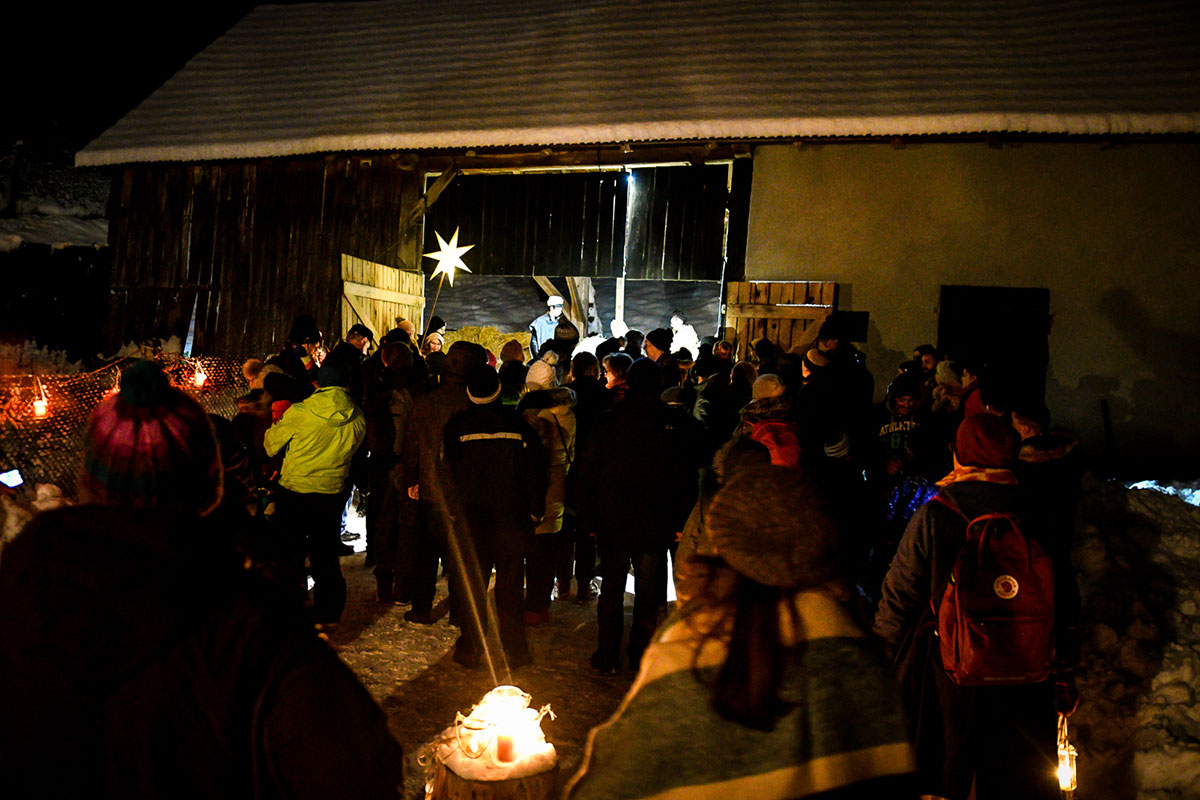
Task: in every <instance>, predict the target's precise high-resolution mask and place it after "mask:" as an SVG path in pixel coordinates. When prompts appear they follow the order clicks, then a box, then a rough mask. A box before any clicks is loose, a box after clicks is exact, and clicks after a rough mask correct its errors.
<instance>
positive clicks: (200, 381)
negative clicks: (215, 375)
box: [192, 368, 208, 389]
mask: <svg viewBox="0 0 1200 800" xmlns="http://www.w3.org/2000/svg"><path fill="white" fill-rule="evenodd" d="M206 380H208V376H207V375H205V374H204V370H203V369H199V368H197V369H196V374H195V375H193V376H192V383H193V384H195V386H196V388H197V389H202V388H203V387H204V382H205V381H206Z"/></svg>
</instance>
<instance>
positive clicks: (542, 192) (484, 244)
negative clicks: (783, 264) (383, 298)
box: [425, 171, 628, 277]
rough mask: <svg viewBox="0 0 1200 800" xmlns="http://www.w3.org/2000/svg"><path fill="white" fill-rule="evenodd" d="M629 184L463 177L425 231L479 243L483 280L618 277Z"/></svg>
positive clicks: (476, 263) (474, 261)
mask: <svg viewBox="0 0 1200 800" xmlns="http://www.w3.org/2000/svg"><path fill="white" fill-rule="evenodd" d="M626 190H627V181H626V176H625V174H624V173H623V172H614V171H607V172H568V173H563V174H518V175H460V176H459V177H458V178H456V179H455V180H454V182H453V183H451V184H450V186H449V187H447V188H446V190H445V192H443V193H442V195H441V198H440V199H439V200H438V202H437V204H436V205H434V206H433V207H432V208H431V209H430V211H429V214H428V216H427V217H426V221H427V224H426V226H425V248H426V252H429V251H432V250H436V249H437V247H438V245H437V239H436V238H435V236H434V233H435V232H436V233H439V234H441V235H442V237H443V238H445V239H449V238H450V237H451V235H453V233H454V231H455V229H458V230H459V241H460V243H466V244H473V245H475V248H474V249H473V250H472V251H471V265H472V267H471V268H472V270H474V271H475V274H477V275H514V276H515V275H547V276H564V275H579V276H584V277H619V276H620V275H621V269H622V265H623V263H624V258H625V255H624V246H625V213H626V209H627V206H628V202H627V197H626Z"/></svg>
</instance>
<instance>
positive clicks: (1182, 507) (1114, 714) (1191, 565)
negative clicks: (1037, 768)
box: [1072, 484, 1200, 800]
mask: <svg viewBox="0 0 1200 800" xmlns="http://www.w3.org/2000/svg"><path fill="white" fill-rule="evenodd" d="M1170 488H1172V489H1173V490H1174V491H1172V492H1169V493H1168V492H1165V491H1161V490H1157V489H1156V490H1143V489H1132V490H1126V489H1125V488H1124V487H1122V486H1120V485H1119V484H1108V485H1106V486H1104V487H1102V488H1101V489H1099V490H1098V491H1096V492H1094V493H1092V494H1090V495H1088V496H1087V497H1085V499H1084V501H1083V503H1082V504H1081V509H1080V525H1079V530H1078V538H1077V541H1076V546H1075V552H1074V560H1075V566H1076V568H1077V570H1078V572H1079V583H1080V590H1081V593H1082V596H1083V624H1082V633H1083V658H1082V663H1081V665H1080V670H1079V675H1078V685H1079V690H1080V695H1081V696H1082V698H1083V702H1082V704H1081V706H1080V708H1079V711H1078V712H1077V713H1076V714H1075V716H1074V717H1073V718H1072V723H1073V726H1074V729H1075V730H1076V731H1077V735H1078V737H1079V742H1078V746H1079V751H1080V759H1079V772H1080V778H1079V785H1080V794H1081V796H1086V797H1088V798H1098V799H1105V798H1114V800H1115V798H1130V797H1138V798H1140V799H1141V800H1182V798H1191V797H1197V796H1200V708H1198V707H1197V704H1196V693H1195V688H1194V687H1195V686H1196V685H1197V684H1196V681H1197V679H1198V678H1200V613H1198V612H1200V509H1197V508H1196V507H1195V506H1192V505H1189V504H1188V503H1186V502H1185V501H1184V499H1183V498H1184V494H1183V490H1184V489H1189V488H1190V489H1191V491H1192V492H1193V493H1194V491H1195V486H1191V487H1188V486H1182V487H1178V486H1177V487H1170ZM1191 496H1193V495H1188V497H1189V499H1190V497H1191Z"/></svg>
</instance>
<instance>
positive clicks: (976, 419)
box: [954, 414, 1021, 469]
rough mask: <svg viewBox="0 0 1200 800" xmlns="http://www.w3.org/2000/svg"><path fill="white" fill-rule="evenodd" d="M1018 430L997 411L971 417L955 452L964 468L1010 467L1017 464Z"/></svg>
mask: <svg viewBox="0 0 1200 800" xmlns="http://www.w3.org/2000/svg"><path fill="white" fill-rule="evenodd" d="M1020 447H1021V443H1020V441H1019V440H1018V439H1017V432H1016V431H1014V430H1013V429H1012V426H1011V425H1009V424H1008V423H1007V422H1005V421H1004V420H1003V419H1002V418H1000V417H997V416H996V415H994V414H976V415H974V416H971V417H967V418H966V419H964V420H963V421H962V423H961V424H960V425H959V426H958V433H957V434H956V435H955V437H954V455H955V457H956V458H957V459H958V463H959V464H962V465H963V466H964V467H985V468H987V467H991V468H998V469H1007V468H1008V467H1011V466H1012V465H1013V464H1015V463H1017V454H1018V453H1019V452H1020Z"/></svg>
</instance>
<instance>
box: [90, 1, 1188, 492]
mask: <svg viewBox="0 0 1200 800" xmlns="http://www.w3.org/2000/svg"><path fill="white" fill-rule="evenodd" d="M1193 17H1194V6H1193V4H1190V3H1188V2H1166V1H1163V2H1155V1H1151V2H1132V1H1128V2H1118V3H1113V2H1101V0H1078V2H1071V3H1063V4H1051V5H1047V4H1044V3H1037V2H1030V1H1029V0H1001V2H995V1H994V0H991V1H989V2H984V1H983V0H964V2H959V3H953V4H950V3H925V2H918V3H913V2H903V1H902V0H883V2H876V3H870V4H852V3H846V2H834V1H833V0H800V1H798V2H797V1H795V0H786V1H785V0H768V1H767V2H760V3H755V4H749V5H747V4H745V3H737V2H732V0H689V1H686V2H681V1H680V0H649V1H648V2H642V3H635V4H630V3H620V2H616V0H580V1H579V2H571V3H560V2H552V1H551V0H513V2H505V3H496V2H487V1H486V0H470V1H468V2H449V1H448V0H431V1H430V2H423V3H415V2H411V0H378V1H377V2H362V3H338V4H307V5H303V4H301V5H296V4H288V5H279V6H262V7H260V8H258V9H256V10H255V11H253V12H251V13H250V14H249V15H248V16H246V17H245V18H244V19H243V20H242V21H241V22H239V23H238V24H237V25H236V26H234V27H233V28H232V29H231V30H230V31H229V32H228V33H227V34H225V35H224V36H223V37H222V38H220V39H219V40H218V41H216V42H215V43H214V44H213V45H211V46H210V47H209V48H208V49H206V50H205V51H203V52H202V53H200V54H199V55H198V56H196V57H195V58H194V59H193V60H192V61H191V62H189V63H188V64H187V65H186V66H185V67H184V69H183V70H181V71H180V72H179V73H178V74H177V75H175V76H174V77H173V78H172V79H170V80H169V81H168V82H167V83H166V84H164V85H163V86H162V87H161V88H160V89H159V90H158V91H157V92H155V93H154V94H153V95H152V96H151V97H150V98H148V99H147V100H146V101H145V102H144V103H143V104H142V105H140V106H139V107H138V108H136V109H135V110H134V111H132V112H131V113H130V114H129V115H127V116H126V117H125V118H124V119H122V120H121V121H120V122H119V123H118V124H117V125H115V126H114V127H113V128H111V129H110V130H109V131H107V132H105V133H104V134H103V135H102V136H100V137H99V138H98V139H97V140H96V141H94V142H92V143H91V144H90V145H88V146H87V147H86V148H85V149H84V150H82V151H81V152H80V153H79V154H78V156H77V163H79V164H81V165H106V166H109V167H111V169H112V170H113V174H114V183H113V187H114V188H113V191H114V197H113V200H114V202H113V203H112V204H111V207H112V209H113V211H112V215H113V216H112V220H111V228H110V243H111V245H112V247H113V258H114V267H113V285H112V288H111V294H110V297H109V308H110V317H109V330H110V332H111V336H112V340H113V342H116V341H119V340H128V339H136V338H140V337H144V336H149V335H158V336H163V335H168V334H172V333H174V334H176V335H180V336H181V337H182V336H183V335H185V334H186V332H187V331H188V330H189V329H194V346H195V349H196V350H197V351H198V352H221V353H230V354H234V353H238V354H241V353H251V352H262V351H265V350H268V349H271V348H272V347H275V346H277V345H278V342H279V339H280V337H281V336H282V334H283V332H285V331H286V328H287V324H288V322H289V321H290V319H291V317H292V315H294V314H295V313H299V312H302V311H310V312H312V313H314V314H316V315H317V317H318V318H319V319H320V320H322V324H323V325H324V326H325V327H326V330H327V333H328V334H329V335H330V336H331V338H333V337H336V334H337V333H338V332H339V331H338V329H339V327H340V329H341V330H345V329H346V328H347V327H348V326H349V325H350V324H352V323H353V322H355V321H358V319H365V320H366V321H367V322H368V324H370V325H371V326H372V327H373V328H376V329H382V328H386V327H389V325H390V321H391V320H393V319H394V317H396V316H410V317H420V316H421V314H422V313H423V312H424V311H425V310H427V309H428V306H424V305H423V304H426V303H430V302H431V301H432V297H431V296H430V292H429V290H428V282H427V281H426V280H424V275H423V274H422V272H421V271H422V269H423V268H427V267H428V264H422V261H426V262H428V259H423V258H422V253H425V252H429V251H430V250H432V249H436V248H437V243H436V239H435V238H434V237H435V233H440V234H442V235H443V236H449V235H450V234H451V233H452V232H453V230H454V229H459V230H460V231H461V236H462V241H463V242H467V243H471V244H474V245H475V249H474V252H472V253H471V255H470V257H469V258H468V260H469V261H470V262H471V265H472V270H473V272H472V276H464V278H465V280H464V282H463V284H462V286H461V287H460V286H459V285H458V284H457V283H456V286H455V289H454V291H455V292H456V293H459V292H461V293H463V294H464V295H465V294H466V293H468V292H470V293H472V296H481V297H483V300H482V301H481V307H482V304H483V303H484V302H485V301H486V300H488V299H489V298H492V297H494V298H495V303H496V304H498V305H504V306H506V307H511V306H514V305H520V304H518V303H514V302H512V301H510V300H508V299H507V295H503V294H502V293H500V292H499V290H495V292H496V293H495V294H492V292H493V289H489V288H488V287H489V286H491V285H493V284H488V283H487V282H486V281H485V280H483V279H484V278H495V279H500V278H504V279H508V280H516V279H519V278H523V279H526V280H528V281H530V282H531V283H535V282H536V280H537V279H540V280H541V283H540V284H537V285H539V286H541V287H542V289H543V290H545V289H546V288H548V286H547V284H546V283H545V281H546V280H547V279H549V280H554V279H558V281H559V282H558V283H555V284H554V286H555V287H565V286H566V284H565V283H564V282H563V281H562V279H564V278H567V277H572V278H577V279H580V280H581V281H582V280H583V279H586V280H587V281H590V282H591V284H592V285H593V287H594V286H595V285H598V284H600V283H601V282H604V281H609V282H612V283H613V284H614V285H616V284H618V283H619V284H621V285H623V284H624V282H626V281H642V282H644V283H645V285H647V286H650V285H654V286H672V285H674V284H675V283H676V282H680V283H682V282H689V281H694V282H709V283H710V284H712V285H714V286H716V287H718V290H717V291H718V293H719V295H720V297H719V302H721V303H722V313H723V319H722V321H724V322H725V323H727V324H730V325H732V326H733V327H735V328H736V329H737V330H738V332H739V334H740V336H741V338H742V341H743V344H744V343H745V342H746V341H748V340H749V339H750V338H752V337H754V336H760V335H769V336H772V337H773V338H776V339H778V340H781V343H783V344H784V345H785V346H786V345H789V344H792V343H795V342H796V341H798V340H800V339H802V338H804V337H805V336H806V335H811V326H812V325H813V324H814V322H815V320H817V319H819V318H820V317H821V316H823V315H824V314H826V313H828V312H829V311H831V310H833V309H838V310H842V311H852V312H857V313H858V316H857V317H856V319H857V320H858V321H859V322H861V323H862V337H861V338H863V339H864V343H863V344H862V345H861V346H862V347H863V349H864V350H865V352H866V354H867V357H868V366H869V367H870V368H871V369H872V370H873V371H874V373H875V374H876V378H877V380H876V383H877V386H878V387H879V391H880V392H882V389H883V387H885V386H886V384H887V382H888V379H889V378H890V376H891V375H892V374H894V371H895V369H896V365H897V363H898V362H899V361H901V360H903V359H904V358H907V357H908V354H909V353H910V352H911V350H912V348H913V347H914V346H916V345H919V344H922V343H926V342H929V343H934V344H937V345H939V346H941V347H943V349H949V350H951V351H955V352H957V351H959V350H961V349H966V348H968V347H970V348H975V349H977V350H978V349H982V350H983V351H986V353H987V354H988V357H989V358H992V359H995V360H1008V361H1009V362H1012V363H1016V364H1025V365H1027V366H1028V367H1029V369H1030V370H1031V372H1033V373H1034V374H1037V375H1039V376H1042V375H1044V380H1045V392H1046V395H1045V396H1046V401H1047V404H1048V405H1049V406H1050V408H1051V410H1052V411H1053V412H1054V413H1055V416H1056V418H1057V420H1058V421H1060V422H1062V423H1064V424H1067V425H1070V426H1072V427H1074V428H1076V429H1077V430H1079V431H1080V432H1081V433H1083V434H1084V436H1085V440H1086V441H1088V442H1089V443H1090V446H1091V447H1092V449H1093V450H1094V451H1099V450H1101V449H1102V448H1108V449H1109V450H1110V451H1111V452H1113V453H1114V454H1116V455H1119V456H1121V457H1123V458H1124V459H1126V460H1138V461H1140V462H1141V463H1143V464H1154V465H1156V467H1161V468H1162V469H1166V468H1168V467H1169V466H1181V465H1192V466H1194V465H1196V464H1197V463H1198V462H1200V417H1198V416H1197V415H1195V414H1194V413H1190V412H1191V410H1192V407H1193V405H1194V400H1193V398H1194V397H1196V396H1197V395H1198V394H1200V373H1198V372H1197V371H1196V370H1195V366H1194V365H1195V363H1196V361H1197V357H1198V356H1200V312H1197V310H1196V308H1197V306H1196V298H1197V296H1200V295H1198V292H1197V289H1198V288H1200V286H1198V284H1200V279H1198V278H1197V274H1198V272H1197V268H1198V267H1200V203H1198V202H1197V197H1196V193H1197V187H1200V139H1198V138H1197V132H1198V131H1200V41H1197V38H1198V36H1197V28H1196V26H1195V24H1194V19H1193ZM472 259H474V260H472ZM476 277H478V278H479V279H480V280H479V281H478V282H476V283H474V284H472V283H470V281H472V280H474V279H475V278H476ZM494 285H496V286H498V285H499V284H494ZM587 285H588V284H586V283H582V282H581V283H576V284H573V286H575V287H576V289H577V291H576V292H574V294H576V295H577V296H576V297H574V298H573V299H574V300H575V303H574V307H573V308H572V313H573V314H574V315H575V316H576V317H577V318H582V317H586V316H587V314H588V303H587V297H586V296H584V295H586V294H587V291H588V290H587ZM603 285H604V287H605V288H604V291H602V292H599V293H598V294H599V295H602V296H603V297H608V296H609V294H610V292H609V289H608V286H609V284H603ZM472 287H474V288H472ZM456 296H457V295H456ZM614 296H619V293H617V294H614ZM527 302H528V305H527V306H523V307H522V308H520V309H519V310H518V311H519V314H517V316H519V317H521V318H529V317H532V316H534V315H536V313H538V312H539V309H538V308H537V302H538V296H537V295H536V294H531V295H530V296H529V300H528V301H527ZM605 302H608V301H605ZM510 310H511V309H510ZM614 310H615V311H620V309H619V307H618V308H616V309H614ZM610 313H611V312H610ZM606 316H608V313H603V314H600V317H601V318H602V320H603V318H604V317H606ZM580 321H581V322H584V324H586V320H583V319H581V320H580ZM603 321H606V320H603ZM716 321H717V320H716V318H715V315H714V321H713V324H712V325H711V327H712V328H716V327H717V325H716ZM708 332H710V331H709V330H700V333H701V334H702V335H703V334H704V333H708ZM1039 380H1041V378H1039Z"/></svg>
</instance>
